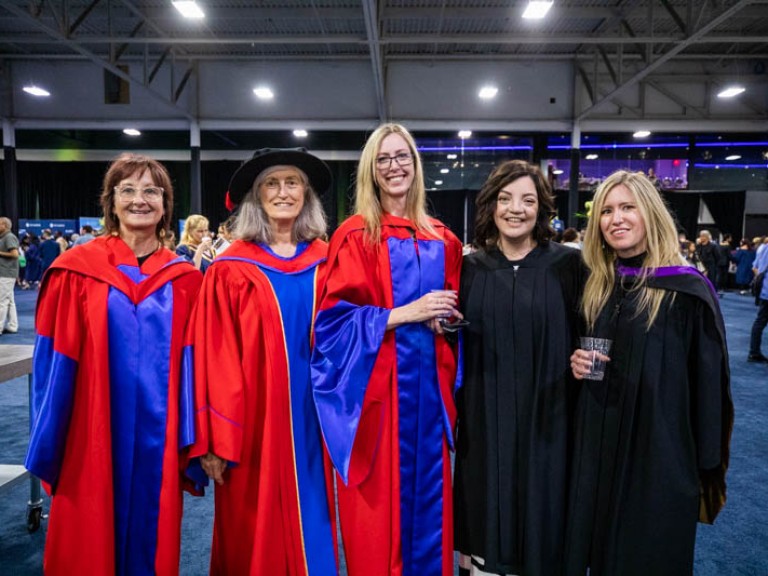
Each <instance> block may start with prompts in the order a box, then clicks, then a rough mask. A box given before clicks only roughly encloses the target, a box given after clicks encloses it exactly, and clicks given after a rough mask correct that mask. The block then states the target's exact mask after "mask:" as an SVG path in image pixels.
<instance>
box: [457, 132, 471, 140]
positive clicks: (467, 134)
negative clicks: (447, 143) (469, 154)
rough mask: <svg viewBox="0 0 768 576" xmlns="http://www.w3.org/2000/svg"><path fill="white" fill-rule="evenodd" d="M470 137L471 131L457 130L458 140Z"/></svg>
mask: <svg viewBox="0 0 768 576" xmlns="http://www.w3.org/2000/svg"><path fill="white" fill-rule="evenodd" d="M470 136H472V130H459V138H461V139H462V140H466V139H467V138H469V137H470Z"/></svg>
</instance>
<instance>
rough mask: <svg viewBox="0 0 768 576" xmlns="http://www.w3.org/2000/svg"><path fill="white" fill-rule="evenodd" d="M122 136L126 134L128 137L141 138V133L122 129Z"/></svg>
mask: <svg viewBox="0 0 768 576" xmlns="http://www.w3.org/2000/svg"><path fill="white" fill-rule="evenodd" d="M123 134H126V135H128V136H141V132H139V131H138V130H136V128H124V129H123Z"/></svg>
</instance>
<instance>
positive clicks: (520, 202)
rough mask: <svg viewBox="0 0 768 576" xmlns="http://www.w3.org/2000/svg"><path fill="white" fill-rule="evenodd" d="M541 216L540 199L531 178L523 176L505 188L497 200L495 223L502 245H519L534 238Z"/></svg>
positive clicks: (494, 214)
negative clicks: (538, 218)
mask: <svg viewBox="0 0 768 576" xmlns="http://www.w3.org/2000/svg"><path fill="white" fill-rule="evenodd" d="M538 214H539V197H538V194H537V193H536V185H535V184H534V182H533V179H532V178H531V177H530V176H523V177H522V178H518V179H517V180H513V181H512V182H510V183H509V184H507V185H506V186H504V187H503V188H502V189H501V190H500V191H499V195H498V197H497V198H496V210H495V211H494V213H493V221H494V223H495V224H496V228H497V229H498V230H499V241H500V242H501V243H502V244H507V243H509V244H519V243H520V242H522V241H526V240H528V239H529V238H532V237H533V228H534V227H535V226H536V218H537V216H538Z"/></svg>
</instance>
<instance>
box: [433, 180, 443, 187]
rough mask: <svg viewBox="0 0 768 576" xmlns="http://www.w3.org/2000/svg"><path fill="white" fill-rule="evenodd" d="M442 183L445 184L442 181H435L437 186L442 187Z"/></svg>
mask: <svg viewBox="0 0 768 576" xmlns="http://www.w3.org/2000/svg"><path fill="white" fill-rule="evenodd" d="M442 183H443V181H442V180H435V186H440V184H442Z"/></svg>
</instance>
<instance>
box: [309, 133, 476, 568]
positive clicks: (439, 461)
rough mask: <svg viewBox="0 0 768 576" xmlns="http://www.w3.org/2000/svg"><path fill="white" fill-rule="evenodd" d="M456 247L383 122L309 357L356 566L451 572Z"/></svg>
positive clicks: (339, 246)
mask: <svg viewBox="0 0 768 576" xmlns="http://www.w3.org/2000/svg"><path fill="white" fill-rule="evenodd" d="M461 252H462V246H461V242H459V240H458V238H456V236H454V235H453V234H452V233H451V232H450V231H449V230H448V228H447V227H446V226H445V225H444V224H443V223H441V222H439V221H438V220H435V219H432V218H429V217H428V216H427V212H426V191H425V188H424V171H423V166H422V161H421V158H420V156H419V153H418V151H417V148H416V143H415V142H414V140H413V137H412V136H411V135H410V133H409V132H408V131H407V130H406V129H405V128H404V127H403V126H401V125H399V124H383V125H381V126H379V127H378V128H377V129H376V130H375V131H374V132H373V133H372V134H371V136H370V137H369V138H368V141H367V142H366V144H365V147H364V148H363V152H362V155H361V157H360V162H359V164H358V169H357V184H356V191H355V214H354V215H353V216H351V217H350V218H348V219H347V220H345V221H344V223H342V224H341V226H339V228H338V229H337V230H336V232H335V233H334V234H333V237H332V238H331V242H330V247H329V255H328V272H327V283H326V286H325V289H324V291H323V295H322V298H321V301H320V311H319V313H318V314H317V319H316V323H315V326H316V335H315V348H314V350H313V353H312V380H313V386H314V399H315V404H316V407H317V413H318V415H319V418H320V426H321V428H322V430H323V437H324V438H325V441H326V444H327V446H328V451H329V453H330V456H331V459H332V460H333V463H334V466H335V467H336V470H337V471H338V473H339V480H338V482H337V489H338V502H339V517H340V521H341V533H342V538H343V541H344V552H345V556H346V560H347V568H348V570H349V574H350V576H363V575H364V576H385V575H386V576H400V575H414V576H416V575H419V576H438V575H442V576H452V574H453V534H452V532H453V525H452V523H453V510H452V505H451V460H450V457H449V450H450V449H451V448H452V447H453V427H454V424H455V417H456V408H455V405H454V399H453V394H454V390H455V387H456V386H458V385H459V381H458V380H457V364H458V348H457V345H456V344H455V343H454V342H455V341H449V340H448V339H447V338H446V337H445V333H444V330H443V328H442V327H441V324H440V323H439V320H440V319H441V318H443V319H444V320H445V321H450V320H451V319H452V317H453V318H460V314H459V313H458V311H457V310H456V305H457V295H456V291H457V290H458V288H459V274H460V267H461ZM450 329H452V330H453V329H454V328H450ZM454 336H455V334H454Z"/></svg>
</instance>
